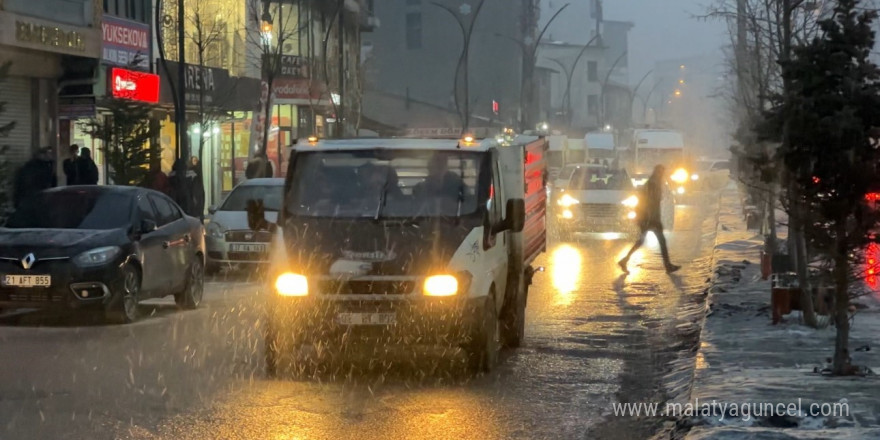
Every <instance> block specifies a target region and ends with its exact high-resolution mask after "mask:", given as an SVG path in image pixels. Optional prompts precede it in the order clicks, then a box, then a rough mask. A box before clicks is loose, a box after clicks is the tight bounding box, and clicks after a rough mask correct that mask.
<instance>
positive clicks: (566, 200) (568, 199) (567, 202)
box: [556, 194, 580, 208]
mask: <svg viewBox="0 0 880 440" xmlns="http://www.w3.org/2000/svg"><path fill="white" fill-rule="evenodd" d="M556 203H558V204H559V206H563V207H566V208H568V207H569V206H572V205H577V204H578V203H580V201H579V200H578V199H576V198H574V197H572V196H570V195H568V194H563V195H562V197H560V198H559V201H557V202H556Z"/></svg>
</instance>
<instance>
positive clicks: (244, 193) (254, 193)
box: [220, 185, 284, 212]
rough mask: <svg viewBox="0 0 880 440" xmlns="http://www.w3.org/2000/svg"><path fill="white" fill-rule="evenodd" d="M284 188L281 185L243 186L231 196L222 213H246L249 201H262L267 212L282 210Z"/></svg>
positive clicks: (221, 208)
mask: <svg viewBox="0 0 880 440" xmlns="http://www.w3.org/2000/svg"><path fill="white" fill-rule="evenodd" d="M283 192H284V188H283V187H282V186H280V185H243V186H239V187H238V188H236V189H235V190H233V191H232V193H231V194H229V197H227V198H226V201H225V202H223V206H221V207H220V210H221V211H246V210H247V201H248V200H262V201H263V208H264V209H265V210H266V211H275V212H278V211H280V210H281V195H282V193H283Z"/></svg>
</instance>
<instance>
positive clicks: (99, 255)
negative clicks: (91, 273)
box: [73, 246, 122, 267]
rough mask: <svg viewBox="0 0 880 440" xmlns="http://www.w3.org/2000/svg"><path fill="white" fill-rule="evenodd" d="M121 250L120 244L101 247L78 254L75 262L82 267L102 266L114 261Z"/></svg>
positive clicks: (74, 259)
mask: <svg viewBox="0 0 880 440" xmlns="http://www.w3.org/2000/svg"><path fill="white" fill-rule="evenodd" d="M120 252H122V249H120V248H119V246H106V247H99V248H96V249H92V250H89V251H85V252H83V253H81V254H79V255H77V256H76V257H74V258H73V262H74V264H76V265H77V266H80V267H92V266H101V265H104V264H107V263H109V262H111V261H113V259H114V258H116V256H117V255H119V253H120Z"/></svg>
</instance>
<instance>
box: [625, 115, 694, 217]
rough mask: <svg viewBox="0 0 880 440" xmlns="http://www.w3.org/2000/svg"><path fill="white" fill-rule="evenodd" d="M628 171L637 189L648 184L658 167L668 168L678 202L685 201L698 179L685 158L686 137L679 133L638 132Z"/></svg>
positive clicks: (660, 131) (663, 131)
mask: <svg viewBox="0 0 880 440" xmlns="http://www.w3.org/2000/svg"><path fill="white" fill-rule="evenodd" d="M630 155H631V156H630V160H629V161H628V162H629V167H628V168H629V171H630V175H631V176H632V177H633V179H634V182H635V183H636V184H637V185H639V186H640V185H641V184H642V183H644V181H645V180H647V177H648V176H649V175H650V174H651V172H652V171H653V169H654V166H656V165H663V166H665V167H666V173H667V178H668V181H669V183H670V185H671V186H672V188H673V191H674V194H675V197H676V199H678V200H679V201H680V200H683V199H684V198H685V197H686V195H688V194H690V193H691V192H692V190H693V188H694V182H695V181H696V180H697V179H699V175H698V174H695V173H693V170H692V169H690V168H692V167H691V166H689V164H688V159H687V156H686V155H685V143H684V135H683V134H682V133H681V132H680V131H677V130H660V129H653V130H635V131H634V132H633V136H632V144H631V148H630Z"/></svg>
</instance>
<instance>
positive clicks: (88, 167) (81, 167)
mask: <svg viewBox="0 0 880 440" xmlns="http://www.w3.org/2000/svg"><path fill="white" fill-rule="evenodd" d="M98 178H99V176H98V165H96V164H95V161H94V160H92V150H89V149H88V148H86V147H83V148H82V150H80V151H79V157H78V158H76V184H77V185H97V184H98Z"/></svg>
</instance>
